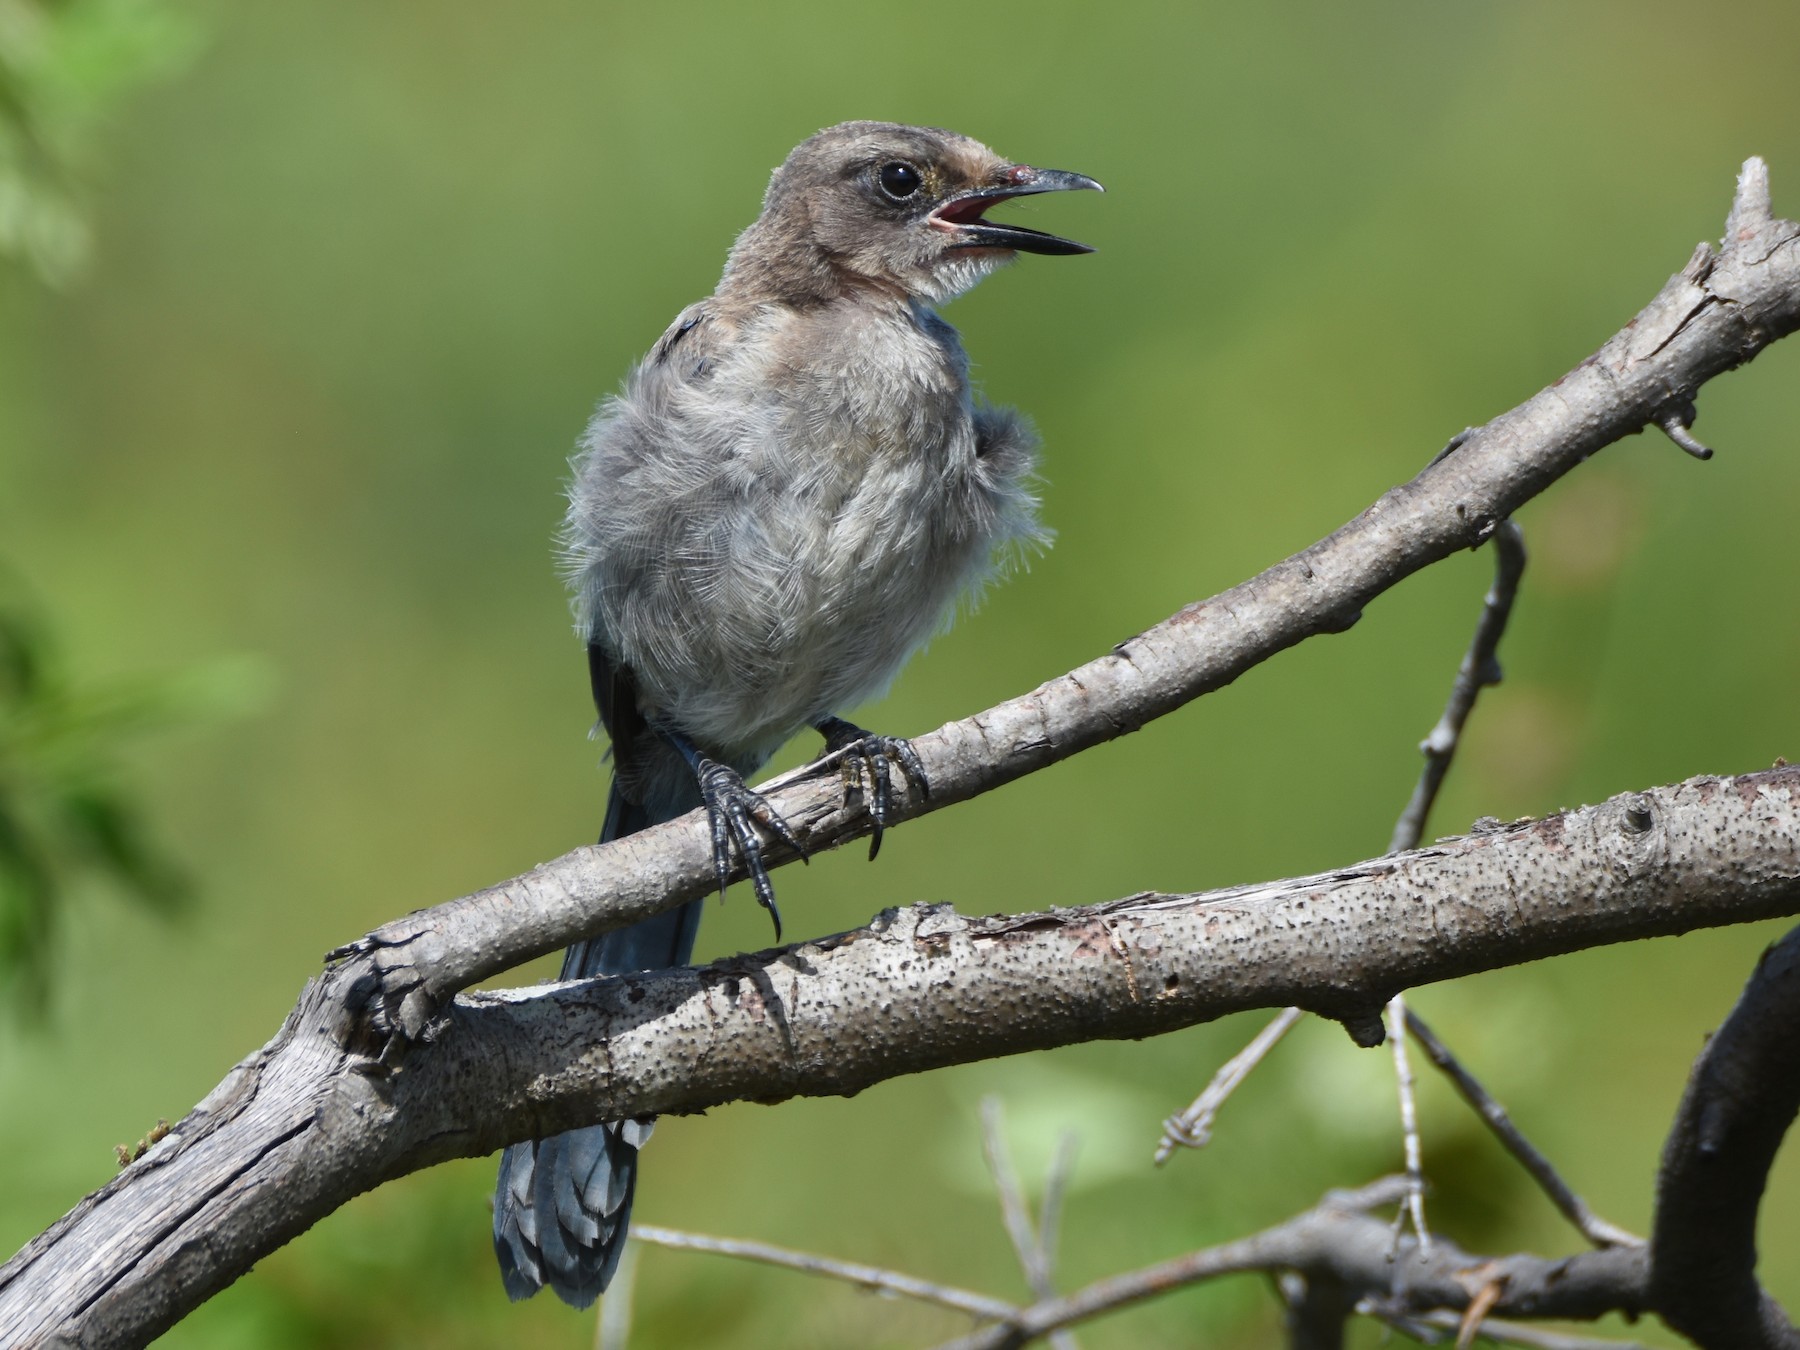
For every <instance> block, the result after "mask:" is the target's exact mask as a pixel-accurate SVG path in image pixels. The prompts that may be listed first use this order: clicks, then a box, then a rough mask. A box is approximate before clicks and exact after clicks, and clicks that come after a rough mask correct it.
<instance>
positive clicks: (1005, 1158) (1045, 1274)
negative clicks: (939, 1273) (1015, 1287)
mask: <svg viewBox="0 0 1800 1350" xmlns="http://www.w3.org/2000/svg"><path fill="white" fill-rule="evenodd" d="M981 1149H982V1154H983V1155H984V1156H985V1157H986V1158H987V1165H988V1175H989V1176H991V1177H992V1178H993V1181H994V1190H995V1191H996V1192H997V1193H998V1195H999V1197H1000V1217H1001V1219H1002V1221H1004V1223H1005V1224H1006V1235H1007V1237H1008V1238H1010V1239H1011V1240H1012V1247H1013V1251H1014V1252H1015V1253H1016V1254H1017V1255H1018V1258H1019V1266H1020V1268H1021V1269H1022V1270H1023V1271H1024V1272H1025V1283H1026V1284H1027V1285H1028V1286H1029V1287H1030V1289H1031V1293H1032V1296H1033V1297H1034V1298H1036V1299H1038V1300H1039V1301H1040V1302H1041V1301H1043V1300H1045V1299H1051V1298H1055V1297H1056V1287H1055V1286H1054V1285H1053V1284H1052V1283H1051V1280H1050V1269H1051V1261H1050V1253H1049V1252H1048V1250H1046V1248H1045V1245H1044V1240H1043V1237H1042V1235H1041V1234H1040V1232H1039V1230H1038V1227H1037V1225H1035V1224H1034V1223H1032V1221H1031V1210H1030V1207H1029V1206H1028V1205H1027V1204H1026V1203H1025V1188H1024V1187H1023V1186H1022V1185H1020V1183H1019V1173H1018V1169H1017V1168H1015V1167H1014V1166H1013V1161H1012V1151H1011V1150H1010V1149H1008V1148H1007V1146H1006V1122H1005V1111H1004V1108H1003V1107H1002V1106H1001V1104H1000V1099H999V1098H998V1097H984V1098H982V1100H981ZM1050 1344H1051V1345H1052V1346H1054V1347H1056V1350H1076V1346H1075V1340H1074V1338H1073V1336H1071V1335H1070V1334H1069V1333H1068V1332H1064V1331H1058V1332H1055V1333H1053V1334H1052V1335H1051V1337H1050Z"/></svg>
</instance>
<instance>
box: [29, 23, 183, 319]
mask: <svg viewBox="0 0 1800 1350" xmlns="http://www.w3.org/2000/svg"><path fill="white" fill-rule="evenodd" d="M198 31H199V30H198V27H197V25H196V24H195V23H194V22H193V21H192V19H191V18H189V17H188V16H187V15H185V14H184V13H183V12H182V11H179V10H176V9H174V8H171V7H170V6H169V5H167V4H165V3H163V2H162V0H0V257H11V258H13V259H15V260H17V261H19V262H22V263H23V264H25V265H26V266H27V267H29V268H30V269H31V270H32V271H34V272H35V273H36V274H37V275H38V276H39V277H40V278H42V279H43V280H44V281H46V282H50V283H53V284H54V283H60V282H66V281H68V280H69V279H70V278H71V277H72V276H73V275H74V274H75V273H76V272H77V271H78V270H79V269H80V268H81V266H82V264H83V263H84V262H85V261H86V259H87V255H88V249H89V245H90V239H89V232H88V223H87V219H86V212H85V211H84V209H83V199H84V197H85V196H86V195H87V186H88V183H87V180H88V178H89V176H90V175H91V173H92V172H93V164H94V160H95V158H96V150H95V143H96V141H97V140H98V139H99V134H100V132H101V130H102V129H103V127H104V125H105V123H106V122H107V121H108V120H109V119H110V118H113V117H116V116H117V115H118V112H119V107H120V103H121V100H122V99H123V98H124V96H125V95H127V94H129V93H131V92H132V91H133V90H135V89H137V88H138V87H139V86H141V85H143V84H145V83H146V82H148V81H150V80H153V79H156V78H158V77H161V76H166V75H168V74H170V73H172V72H174V71H175V70H178V69H179V68H181V67H182V66H183V65H185V64H186V63H187V61H188V60H189V59H190V58H191V57H192V55H193V54H194V52H195V50H196V47H197V42H196V38H197V34H198Z"/></svg>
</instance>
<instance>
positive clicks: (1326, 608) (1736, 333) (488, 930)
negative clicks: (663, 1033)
mask: <svg viewBox="0 0 1800 1350" xmlns="http://www.w3.org/2000/svg"><path fill="white" fill-rule="evenodd" d="M1797 327H1800V225H1796V224H1795V223H1794V222H1792V221H1788V220H1782V219H1779V218H1778V217H1775V216H1774V215H1772V214H1771V212H1770V205H1769V184H1768V171H1767V169H1766V168H1765V167H1764V166H1763V163H1762V161H1761V160H1754V159H1753V160H1751V161H1749V162H1748V163H1747V164H1746V165H1745V167H1744V171H1743V174H1742V176H1741V177H1740V179H1739V182H1738V192H1737V196H1736V198H1735V199H1734V202H1733V205H1732V209H1731V214H1730V217H1729V218H1728V220H1727V221H1726V234H1725V239H1724V242H1723V247H1722V249H1721V250H1719V251H1714V250H1713V249H1712V248H1710V247H1709V246H1708V245H1705V244H1702V245H1700V246H1699V248H1698V249H1696V251H1695V252H1694V255H1693V257H1692V258H1691V259H1689V261H1688V264H1687V266H1686V267H1684V268H1683V269H1682V270H1681V271H1680V272H1678V273H1677V274H1676V275H1674V276H1672V277H1670V278H1669V281H1668V284H1667V285H1665V286H1664V287H1663V288H1662V291H1661V292H1660V293H1659V294H1658V295H1657V296H1656V298H1655V299H1654V300H1652V301H1651V302H1650V303H1649V304H1648V305H1647V306H1645V307H1644V309H1643V310H1642V311H1641V312H1640V313H1639V314H1638V315H1637V317H1635V318H1634V319H1632V320H1631V321H1630V322H1629V323H1627V324H1626V325H1625V327H1624V329H1622V330H1621V331H1620V332H1619V333H1618V334H1617V335H1616V336H1614V337H1613V338H1612V339H1611V340H1610V341H1608V342H1607V343H1606V345H1605V346H1603V347H1601V348H1600V350H1599V351H1597V352H1595V353H1594V354H1593V355H1592V356H1590V357H1588V358H1587V359H1586V360H1585V361H1583V362H1581V364H1579V365H1578V366H1576V367H1575V369H1573V370H1572V371H1570V372H1569V373H1568V374H1567V375H1565V376H1563V378H1562V379H1560V380H1558V381H1557V382H1556V383H1555V384H1553V385H1552V386H1550V387H1549V388H1548V389H1545V390H1544V391H1543V392H1541V393H1539V394H1537V395H1536V396H1535V397H1533V398H1531V399H1530V400H1528V401H1527V402H1525V403H1523V404H1521V405H1520V406H1519V407H1517V408H1515V409H1513V410H1512V411H1511V412H1509V413H1506V414H1504V415H1502V416H1500V417H1497V418H1495V419H1494V420H1493V421H1492V422H1489V423H1487V424H1486V425H1485V426H1480V427H1473V428H1470V429H1469V430H1467V431H1465V432H1463V433H1462V434H1461V435H1460V436H1459V437H1458V438H1457V439H1456V440H1455V441H1453V442H1452V444H1451V447H1450V448H1448V449H1446V451H1445V452H1444V453H1442V454H1441V455H1439V457H1438V458H1437V459H1435V460H1433V462H1432V463H1431V464H1430V465H1429V466H1428V467H1427V468H1426V469H1425V470H1424V472H1422V473H1420V474H1419V475H1418V477H1416V478H1414V479H1413V480H1412V481H1411V482H1409V483H1405V484H1403V485H1401V486H1399V487H1396V488H1393V489H1392V490H1390V491H1389V492H1387V493H1385V494H1384V495H1383V496H1382V497H1381V499H1380V500H1379V501H1377V502H1375V503H1374V504H1373V505H1372V506H1370V507H1369V508H1368V509H1367V510H1365V511H1363V512H1362V513H1361V514H1360V515H1358V516H1357V517H1356V518H1355V519H1354V520H1352V521H1350V522H1348V523H1347V524H1345V525H1344V526H1343V527H1342V528H1340V529H1338V530H1337V531H1335V532H1334V533H1332V534H1331V535H1330V536H1328V537H1327V538H1325V539H1322V540H1320V541H1319V542H1318V543H1316V544H1314V545H1312V546H1311V547H1310V548H1307V549H1304V550H1303V551H1301V552H1299V553H1297V554H1295V555H1294V556H1293V557H1291V558H1288V559H1286V560H1285V561H1283V562H1279V563H1277V564H1275V566H1273V567H1271V568H1269V569H1268V570H1267V571H1265V572H1263V573H1262V574H1261V575H1260V576H1256V577H1253V578H1251V579H1250V580H1249V581H1246V582H1244V583H1243V584H1242V585H1239V586H1235V587H1233V588H1232V589H1231V590H1228V591H1225V592H1222V593H1221V594H1219V595H1216V596H1214V597H1213V598H1212V599H1210V600H1203V601H1200V602H1199V603H1197V604H1193V605H1190V606H1188V607H1187V608H1186V609H1184V610H1182V611H1181V612H1180V613H1178V614H1176V615H1174V616H1173V617H1171V618H1169V619H1167V620H1165V621H1164V622H1163V623H1160V624H1158V625H1157V626H1156V627H1154V628H1152V629H1150V630H1148V631H1147V632H1144V633H1141V634H1139V635H1138V636H1137V637H1134V638H1131V639H1129V640H1127V641H1125V642H1123V643H1120V644H1119V646H1118V647H1117V648H1115V649H1114V650H1113V651H1112V652H1109V653H1108V654H1107V655H1105V656H1102V657H1100V658H1099V659H1098V660H1095V661H1090V662H1089V663H1088V664H1086V665H1084V666H1082V667H1080V668H1079V669H1077V670H1074V671H1071V672H1069V673H1068V674H1067V675H1063V676H1060V677H1058V678H1057V679H1054V680H1051V681H1049V682H1047V683H1045V684H1042V685H1040V686H1039V687H1038V688H1036V689H1034V690H1032V691H1031V692H1030V693H1028V694H1023V695H1021V696H1020V697H1018V698H1014V699H1010V700H1008V701H1007V702H1005V703H1001V704H999V705H997V706H995V707H993V708H990V709H988V710H987V711H986V712H983V713H979V714H977V715H976V716H974V717H970V718H967V719H965V720H963V721H960V722H952V723H950V724H948V725H946V726H943V727H940V728H939V729H938V730H936V731H934V732H930V733H928V734H926V735H924V736H920V737H918V738H916V739H915V740H914V741H913V743H912V744H913V748H914V749H915V750H917V752H918V754H919V758H920V759H921V761H922V762H923V763H924V766H925V770H926V774H927V776H928V777H929V779H930V783H931V796H930V797H929V799H925V798H922V797H921V796H920V795H919V794H918V793H917V791H916V789H915V788H913V787H912V785H909V790H908V792H907V793H905V794H899V795H901V796H902V798H903V799H902V800H901V801H899V802H897V803H896V810H895V817H896V819H897V820H903V819H906V818H909V817H911V816H916V815H921V814H923V813H924V812H926V811H930V810H937V809H939V808H941V807H944V806H948V805H951V804H952V803H954V802H959V801H962V800H964V799H966V798H969V797H973V796H976V795H978V794H980V793H983V792H987V791H989V790H991V789H993V788H996V787H999V786H1001V785H1002V784H1004V783H1009V782H1011V781H1013V780H1014V779H1016V778H1020V777H1023V776H1024V775H1025V774H1028V773H1032V772H1034V771H1036V770H1038V769H1041V768H1043V767H1045V766H1046V765H1048V764H1053V763H1055V762H1056V761H1058V760H1061V759H1066V758H1067V757H1069V756H1070V755H1073V754H1075V753H1077V752H1078V751H1081V750H1085V749H1087V748H1089V747H1090V746H1093V745H1097V744H1100V743H1101V742H1104V741H1109V740H1112V739H1114V738H1116V737H1119V736H1123V735H1125V734H1126V733H1128V732H1132V731H1136V730H1137V729H1138V728H1139V727H1141V726H1143V725H1144V724H1145V723H1146V722H1148V721H1150V720H1152V719H1153V718H1157V717H1161V716H1162V715H1163V714H1165V713H1168V712H1172V711H1174V710H1175V709H1176V708H1179V707H1181V706H1183V705H1184V704H1186V703H1188V702H1191V701H1192V700H1193V699H1195V698H1198V697H1199V696H1200V695H1202V694H1206V693H1209V692H1211V691H1212V690H1215V689H1219V688H1222V687H1223V686H1225V685H1228V684H1230V683H1231V682H1232V681H1233V680H1235V679H1237V678H1238V677H1239V676H1240V675H1242V674H1243V673H1244V672H1245V671H1247V670H1249V669H1251V668H1252V667H1254V666H1256V665H1258V664H1260V663H1261V662H1263V661H1266V660H1267V659H1268V658H1269V657H1271V656H1273V655H1275V654H1276V653H1277V652H1280V651H1283V650H1285V649H1286V648H1288V647H1291V646H1294V645H1295V644H1296V643H1299V642H1301V641H1303V640H1305V639H1306V638H1309V637H1313V636H1315V635H1317V634H1321V633H1335V632H1341V631H1343V630H1344V629H1346V628H1348V627H1350V626H1351V625H1352V624H1354V623H1355V622H1356V621H1357V619H1358V617H1359V616H1360V615H1361V613H1362V610H1363V608H1364V607H1365V606H1366V605H1368V604H1369V602H1370V601H1372V600H1374V599H1375V598H1376V597H1377V596H1379V595H1380V594H1382V592H1384V591H1386V590H1388V589H1390V588H1391V587H1393V586H1394V585H1396V584H1398V583H1399V582H1400V581H1402V580H1404V579H1405V578H1406V577H1408V576H1411V575H1412V574H1413V573H1414V572H1417V571H1418V570H1419V569H1420V568H1422V567H1425V566H1428V565H1429V564H1431V563H1434V562H1438V561H1441V560H1442V559H1444V558H1446V557H1449V556H1450V555H1451V554H1453V553H1456V552H1459V551H1460V550H1462V549H1467V548H1474V547H1475V546H1477V545H1478V544H1480V543H1482V542H1483V541H1484V540H1486V539H1487V538H1488V536H1489V535H1490V534H1491V533H1492V532H1493V531H1494V530H1495V529H1496V528H1497V527H1498V525H1499V522H1501V521H1502V520H1504V519H1506V518H1507V517H1508V516H1509V515H1511V514H1512V513H1513V512H1514V511H1516V510H1517V509H1518V508H1519V507H1520V506H1521V505H1523V504H1524V503H1525V502H1527V501H1529V500H1530V499H1531V498H1533V497H1535V496H1537V495H1538V494H1539V493H1541V492H1542V491H1544V489H1545V488H1547V487H1549V486H1550V485H1551V484H1552V483H1554V482H1555V481H1556V480H1557V479H1558V478H1560V477H1561V476H1562V475H1563V474H1565V473H1567V472H1568V471H1569V470H1570V469H1572V468H1574V467H1575V466H1576V465H1577V464H1579V463H1581V461H1583V460H1584V459H1587V458H1588V457H1589V456H1591V455H1594V454H1596V453H1598V452H1599V451H1600V450H1602V449H1604V448H1605V447H1606V446H1607V445H1610V444H1611V443H1613V442H1614V441H1617V440H1619V439H1621V438H1623V437H1625V436H1630V435H1633V434H1635V433H1637V432H1639V431H1642V430H1643V429H1644V428H1646V427H1654V426H1659V425H1661V424H1662V423H1663V422H1664V421H1665V420H1667V419H1670V418H1675V419H1677V420H1678V421H1685V420H1686V414H1687V413H1688V412H1689V411H1690V410H1691V408H1692V404H1693V400H1694V398H1695V397H1696V395H1697V394H1698V391H1699V389H1700V386H1701V385H1702V384H1704V383H1705V382H1706V381H1707V380H1709V379H1711V378H1712V377H1713V376H1715V375H1719V374H1722V373H1723V372H1725V371H1727V370H1731V369H1734V368H1735V367H1737V366H1740V365H1742V364H1743V363H1744V362H1746V361H1748V360H1750V359H1751V358H1752V357H1754V356H1755V355H1756V354H1757V353H1758V352H1760V351H1761V350H1763V348H1765V347H1767V346H1768V345H1769V344H1770V343H1772V342H1774V341H1776V340H1777V339H1779V338H1781V337H1784V336H1786V335H1787V334H1789V333H1791V332H1793V331H1794V330H1795V328H1797ZM1659 434H1660V433H1659ZM776 781H777V782H778V783H779V784H780V785H781V786H779V787H778V788H777V789H776V790H775V791H773V792H771V793H769V794H768V795H769V798H770V801H771V802H772V803H773V804H774V805H775V807H776V809H777V810H779V811H780V812H781V814H782V815H783V816H784V817H785V818H786V819H787V820H788V821H790V822H791V823H793V824H794V826H795V828H796V830H797V831H798V832H799V833H800V837H801V839H802V840H803V841H805V842H807V844H808V847H810V848H813V849H818V848H828V847H836V846H838V845H840V844H843V843H846V842H848V841H850V840H852V839H855V838H858V837H860V836H862V835H863V834H866V833H867V832H868V817H867V815H866V814H865V813H864V811H863V809H862V807H861V804H860V803H857V802H851V803H848V804H846V802H845V800H844V794H843V792H842V789H841V787H840V784H839V780H838V776H837V775H836V774H835V773H820V772H817V771H816V770H814V769H802V770H799V771H797V772H796V773H794V774H790V775H787V776H786V777H784V778H782V779H778V780H776ZM780 856H781V850H780V848H779V846H777V847H776V848H774V849H772V850H771V853H770V857H771V861H774V860H777V859H779V858H780ZM713 884H714V881H713V872H712V854H711V848H710V843H709V834H708V831H707V827H706V824H705V821H704V819H703V818H702V816H701V814H699V813H696V814H694V815H691V816H688V817H686V818H684V819H683V820H680V821H675V822H672V823H670V824H668V825H664V826H660V827H658V828H656V829H654V830H647V831H645V832H643V833H642V834H637V835H633V836H632V837H631V838H629V839H625V840H620V841H618V842H616V843H613V844H608V845H606V846H604V847H596V848H588V849H580V850H577V851H576V852H574V853H571V854H569V855H567V856H566V857H564V858H561V859H559V860H558V861H557V862H555V863H553V864H550V865H548V866H546V867H541V868H538V869H537V870H535V871H533V872H531V873H528V874H526V875H525V876H523V877H519V878H516V879H515V880H513V881H509V882H506V883H503V884H502V885H499V886H495V887H492V888H490V889H488V890H485V891H481V892H478V893H477V894H475V895H472V896H468V897H466V898H464V899H462V900H457V901H453V902H451V903H450V904H448V905H440V906H438V907H436V908H434V909H429V910H423V911H420V912H419V913H416V914H413V915H409V916H408V917H406V918H404V919H400V920H397V921H396V922H394V923H390V924H387V925H384V926H383V927H381V928H379V929H377V930H376V931H375V932H373V933H371V934H370V935H369V936H368V937H367V938H365V939H363V940H362V942H361V943H359V944H356V946H355V947H354V948H352V949H350V950H354V951H357V952H361V953H366V954H369V955H371V956H372V957H373V958H374V968H375V969H376V970H377V971H378V972H379V973H380V987H379V991H378V993H379V1000H378V1001H379V1008H378V1012H379V1013H380V1015H381V1016H382V1018H383V1019H385V1020H386V1021H388V1022H391V1024H392V1025H394V1026H396V1027H397V1028H399V1029H400V1030H401V1031H402V1032H403V1033H405V1034H408V1035H410V1034H414V1033H416V1032H417V1030H418V1028H419V1027H420V1026H422V1025H423V1024H424V1022H425V1020H426V1019H427V1018H428V1017H429V1016H430V1015H431V1013H432V1011H433V1010H434V1009H435V1008H437V1007H438V1006H440V1005H441V1004H442V1003H443V1002H444V1000H446V999H448V998H449V997H450V996H451V995H452V994H454V993H456V992H457V991H459V990H461V989H466V988H468V987H469V986H470V985H472V984H474V983H476V982H477V981H479V980H482V979H485V978H487V977H488V976H490V975H493V974H496V973H497V972H499V971H502V970H507V969H510V968H511V967H513V966H516V965H519V964H520V963H522V962H524V961H528V960H530V959H532V958H533V957H536V956H541V955H543V954H544V953H546V952H551V951H555V950H557V949H558V948H560V947H564V946H566V945H568V944H569V943H570V942H573V941H576V940H577V939H580V938H583V937H590V936H592V935H593V934H595V933H597V932H603V931H606V930H608V929H612V928H618V927H623V926H624V925H626V924H630V923H635V922H636V921H638V920H639V919H642V918H646V917H648V916H649V915H650V914H653V913H656V912H658V911H660V910H663V909H668V908H670V907H672V906H674V905H677V904H681V903H682V902H684V901H687V900H691V899H693V898H694V897H696V896H699V895H704V894H706V893H707V892H708V891H709V890H710V889H711V888H712V886H713Z"/></svg>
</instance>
